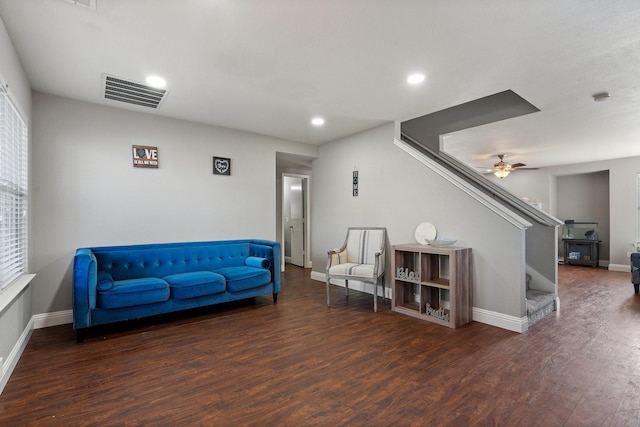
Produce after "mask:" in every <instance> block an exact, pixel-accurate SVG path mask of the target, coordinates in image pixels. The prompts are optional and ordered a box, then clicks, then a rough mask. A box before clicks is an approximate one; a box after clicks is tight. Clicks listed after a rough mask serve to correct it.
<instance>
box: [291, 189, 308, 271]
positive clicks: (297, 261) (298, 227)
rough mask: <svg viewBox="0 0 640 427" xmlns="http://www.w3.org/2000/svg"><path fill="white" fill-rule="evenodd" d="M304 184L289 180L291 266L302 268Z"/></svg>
mask: <svg viewBox="0 0 640 427" xmlns="http://www.w3.org/2000/svg"><path fill="white" fill-rule="evenodd" d="M304 184H305V180H303V179H302V178H298V177H295V178H294V177H292V178H291V186H290V189H291V195H290V199H289V200H290V202H291V204H290V209H291V210H290V215H291V217H290V222H289V231H290V232H291V264H293V265H297V266H299V267H304Z"/></svg>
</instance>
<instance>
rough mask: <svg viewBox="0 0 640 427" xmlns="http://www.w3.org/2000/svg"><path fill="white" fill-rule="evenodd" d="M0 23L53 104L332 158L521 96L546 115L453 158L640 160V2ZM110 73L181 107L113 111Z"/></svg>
mask: <svg viewBox="0 0 640 427" xmlns="http://www.w3.org/2000/svg"><path fill="white" fill-rule="evenodd" d="M0 16H1V17H2V20H3V21H4V23H5V25H6V27H7V29H8V32H9V34H10V36H11V38H12V40H13V43H14V45H15V48H16V50H17V52H18V55H19V57H20V59H21V61H22V64H23V66H24V69H25V71H26V73H27V76H28V78H29V81H30V82H31V85H32V88H33V89H34V90H35V91H38V92H43V93H49V94H54V95H60V96H64V97H68V98H73V99H78V100H82V101H88V102H93V103H98V104H105V105H112V106H117V107H122V108H130V109H135V110H138V111H145V112H150V113H152V114H159V115H162V116H168V117H176V118H180V119H186V120H192V121H196V122H202V123H210V124H213V125H218V126H226V127H231V128H237V129H243V130H247V131H251V132H256V133H260V134H265V135H271V136H274V137H279V138H285V139H289V140H294V141H301V142H305V143H311V144H321V143H324V142H327V141H332V140H334V139H337V138H340V137H343V136H347V135H350V134H353V133H356V132H359V131H362V130H365V129H369V128H372V127H375V126H378V125H380V124H382V123H385V122H388V121H394V120H399V121H403V120H408V119H412V118H415V117H418V116H422V115H425V114H428V113H432V112H435V111H438V110H441V109H444V108H448V107H452V106H454V105H458V104H461V103H464V102H467V101H471V100H474V99H477V98H481V97H484V96H487V95H490V94H493V93H497V92H501V91H504V90H507V89H511V90H513V91H514V92H516V93H517V94H519V95H520V96H522V97H523V98H525V99H526V100H528V101H529V102H531V103H532V104H533V105H535V106H536V107H538V108H539V109H540V110H541V111H540V112H538V113H534V114H530V115H527V116H523V117H518V118H515V119H510V120H506V121H503V122H499V123H494V124H491V125H486V126H482V127H478V128H473V129H468V130H465V131H461V132H457V133H455V134H451V135H447V136H446V137H445V138H444V141H445V147H444V148H445V150H446V151H448V152H450V153H452V154H453V155H455V156H457V157H459V158H461V159H462V160H463V161H466V162H468V163H470V164H472V165H473V166H482V165H487V166H488V165H491V164H492V163H493V162H494V161H495V160H496V159H495V155H496V154H499V153H508V154H509V155H510V156H509V157H508V159H507V160H509V161H510V162H523V163H527V164H528V165H529V166H535V167H541V166H548V165H558V164H568V163H581V162H587V161H593V160H602V159H611V158H619V157H628V156H640V1H638V0H628V1H623V0H607V1H602V0H536V1H526V0H511V1H509V0H484V1H476V0H450V1H441V0H322V1H318V0H180V1H178V0H174V1H170V0H135V1H131V0H97V8H96V9H95V10H92V9H89V8H86V7H83V6H78V5H74V4H72V2H69V1H67V0H39V1H33V0H30V1H24V0H0ZM413 72H422V73H424V74H426V76H427V78H426V80H425V81H424V82H423V83H422V84H421V85H418V86H410V85H408V84H406V77H407V75H408V74H410V73H413ZM104 73H106V74H110V75H114V76H118V77H122V78H125V79H129V80H133V81H138V82H144V79H145V77H146V76H147V75H149V74H158V75H161V76H163V77H164V78H165V79H166V80H167V82H168V89H169V93H168V95H167V98H166V100H165V101H164V102H163V104H162V105H161V107H160V108H159V109H158V110H157V111H156V110H150V109H148V108H145V107H133V106H129V105H128V104H122V103H118V102H116V101H110V100H105V99H103V92H102V86H101V85H102V75H103V74H104ZM603 91H605V92H609V93H610V94H611V98H610V99H609V100H608V101H605V102H598V103H596V102H594V101H593V99H592V95H593V94H595V93H598V92H603ZM316 115H320V116H323V117H324V118H325V119H326V124H325V126H323V127H322V128H315V127H313V126H311V124H310V119H311V117H312V116H316Z"/></svg>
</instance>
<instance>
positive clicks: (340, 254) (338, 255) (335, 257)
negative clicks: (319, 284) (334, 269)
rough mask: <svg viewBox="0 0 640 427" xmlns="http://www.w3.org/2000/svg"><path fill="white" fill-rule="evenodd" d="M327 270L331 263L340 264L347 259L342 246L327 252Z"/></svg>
mask: <svg viewBox="0 0 640 427" xmlns="http://www.w3.org/2000/svg"><path fill="white" fill-rule="evenodd" d="M327 256H328V259H327V271H329V268H330V267H331V266H332V265H337V264H342V263H343V262H346V259H347V249H346V248H345V247H344V246H343V247H342V248H337V249H331V250H330V251H328V252H327Z"/></svg>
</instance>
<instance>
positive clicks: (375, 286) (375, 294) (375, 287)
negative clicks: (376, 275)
mask: <svg viewBox="0 0 640 427" xmlns="http://www.w3.org/2000/svg"><path fill="white" fill-rule="evenodd" d="M373 311H374V313H377V312H378V281H375V282H373Z"/></svg>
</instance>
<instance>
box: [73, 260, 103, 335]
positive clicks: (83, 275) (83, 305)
mask: <svg viewBox="0 0 640 427" xmlns="http://www.w3.org/2000/svg"><path fill="white" fill-rule="evenodd" d="M97 277H98V265H97V261H96V257H95V255H94V254H93V252H92V251H91V249H86V248H82V249H78V250H77V251H76V255H75V257H74V260H73V328H74V329H80V328H86V327H88V326H91V310H92V309H94V308H95V307H96V285H97Z"/></svg>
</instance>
